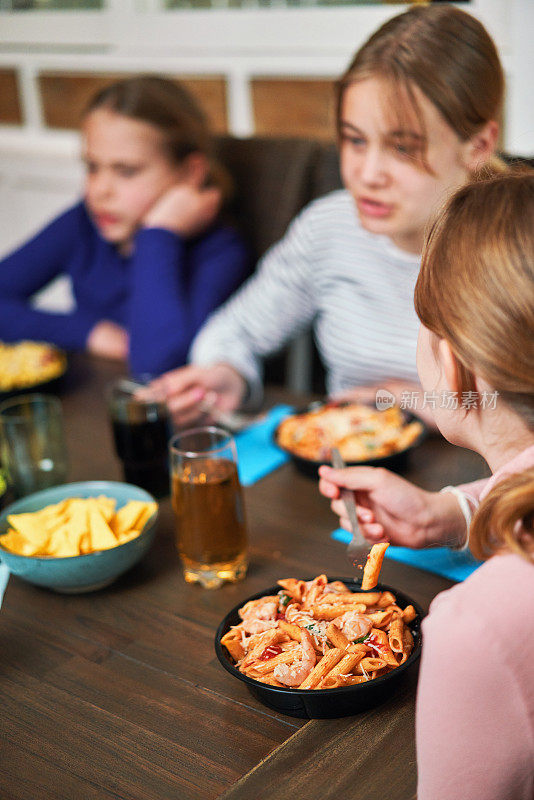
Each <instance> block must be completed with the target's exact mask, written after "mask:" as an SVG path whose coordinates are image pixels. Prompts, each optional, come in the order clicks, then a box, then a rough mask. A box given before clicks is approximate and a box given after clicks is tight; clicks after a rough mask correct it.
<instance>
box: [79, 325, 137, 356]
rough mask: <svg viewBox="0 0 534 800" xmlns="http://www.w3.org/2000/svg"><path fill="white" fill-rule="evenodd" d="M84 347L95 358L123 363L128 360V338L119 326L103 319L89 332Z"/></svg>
mask: <svg viewBox="0 0 534 800" xmlns="http://www.w3.org/2000/svg"><path fill="white" fill-rule="evenodd" d="M86 346H87V350H88V351H89V352H90V353H93V355H95V356H103V357H104V358H112V359H116V360H118V361H123V360H124V361H125V360H126V359H127V358H128V348H129V338H128V334H127V332H126V331H125V330H124V328H121V326H120V325H117V324H116V323H115V322H110V321H109V320H107V319H103V320H101V321H100V322H97V324H96V325H95V326H94V328H93V329H92V330H91V332H90V334H89V336H88V337H87V343H86Z"/></svg>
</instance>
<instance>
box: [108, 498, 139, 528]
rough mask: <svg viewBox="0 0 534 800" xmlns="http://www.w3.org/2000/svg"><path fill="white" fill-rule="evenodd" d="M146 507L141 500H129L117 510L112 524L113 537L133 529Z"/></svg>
mask: <svg viewBox="0 0 534 800" xmlns="http://www.w3.org/2000/svg"><path fill="white" fill-rule="evenodd" d="M146 505H147V504H146V503H143V502H142V501H141V500H129V501H128V502H127V503H126V505H125V506H123V507H122V508H119V510H118V511H117V513H116V514H115V519H114V523H113V530H114V532H115V535H116V536H119V535H120V534H121V533H124V532H125V531H130V530H132V529H133V528H135V527H136V525H137V520H138V519H139V517H140V516H141V514H142V513H143V511H144V510H145V507H146Z"/></svg>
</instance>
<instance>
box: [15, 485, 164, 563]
mask: <svg viewBox="0 0 534 800" xmlns="http://www.w3.org/2000/svg"><path fill="white" fill-rule="evenodd" d="M156 509H157V503H143V502H141V501H140V500H130V501H129V502H128V503H126V505H124V506H123V507H122V508H120V509H119V510H118V511H115V500H114V498H112V497H104V496H100V497H88V498H85V499H82V498H80V497H72V498H68V499H67V500H62V501H61V502H60V503H56V504H55V505H51V506H46V508H42V509H41V510H40V511H34V512H33V513H27V514H10V515H9V516H8V518H7V521H8V523H9V524H10V526H11V527H10V529H9V530H8V532H7V533H6V534H4V535H3V536H0V544H1V545H2V547H4V548H5V549H6V550H10V551H11V552H12V553H17V554H18V555H23V556H55V557H60V558H61V557H65V556H79V555H83V554H85V553H93V552H95V551H96V550H109V548H111V547H116V546H117V545H119V544H123V543H124V542H128V541H129V540H130V539H135V537H136V536H139V534H140V533H141V531H142V530H143V528H144V526H145V524H146V523H147V522H148V520H149V519H150V517H151V516H152V515H153V514H154V513H155V511H156Z"/></svg>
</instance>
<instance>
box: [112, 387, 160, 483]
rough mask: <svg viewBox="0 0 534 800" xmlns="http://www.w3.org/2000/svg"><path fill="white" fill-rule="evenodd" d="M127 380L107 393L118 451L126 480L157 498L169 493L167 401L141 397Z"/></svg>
mask: <svg viewBox="0 0 534 800" xmlns="http://www.w3.org/2000/svg"><path fill="white" fill-rule="evenodd" d="M125 385H127V382H125V381H121V380H119V381H117V382H116V383H114V384H112V385H111V386H110V387H109V389H108V393H107V400H108V408H109V414H110V419H111V427H112V430H113V439H114V442H115V450H116V453H117V455H118V457H119V458H120V460H121V461H122V468H123V473H124V479H125V481H127V483H133V484H135V485H136V486H141V487H142V488H143V489H146V490H147V492H150V493H151V494H153V495H154V497H158V498H161V497H166V496H167V495H168V494H169V492H170V484H169V455H168V452H169V451H168V442H169V439H170V438H171V436H172V425H171V419H170V416H169V413H168V410H167V407H166V405H165V403H160V402H157V401H155V400H144V399H143V400H142V399H139V398H138V397H136V395H135V393H132V391H130V390H128V389H125V388H124V386H125Z"/></svg>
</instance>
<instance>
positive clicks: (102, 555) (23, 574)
mask: <svg viewBox="0 0 534 800" xmlns="http://www.w3.org/2000/svg"><path fill="white" fill-rule="evenodd" d="M98 495H106V496H107V497H114V498H115V500H116V501H117V506H116V508H117V510H118V509H119V508H121V507H122V506H124V505H126V503H127V502H128V501H129V500H141V501H143V502H145V503H155V502H156V501H155V499H154V498H153V497H152V495H151V494H149V493H148V492H145V490H144V489H140V488H139V487H138V486H133V485H131V484H129V483H119V482H117V481H80V482H79V483H65V484H63V485H62V486H53V487H52V488H51V489H44V490H43V491H41V492H35V493H34V494H30V495H28V497H23V498H22V499H21V500H17V501H16V502H15V503H11V505H10V506H7V508H5V509H4V510H3V511H2V514H1V515H0V536H1V535H2V534H4V533H7V529H8V527H9V525H8V522H7V517H8V515H9V514H22V513H24V512H30V511H39V510H40V509H42V508H44V507H45V506H49V505H52V504H53V503H59V502H60V501H61V500H65V499H66V498H69V497H84V498H85V497H97V496H98ZM157 516H158V512H157V509H156V511H155V513H154V514H153V515H152V517H151V518H150V519H149V520H148V522H147V523H146V525H145V527H144V528H143V531H142V532H141V533H140V534H139V536H137V537H136V538H135V539H131V540H130V541H129V542H124V543H123V544H118V545H117V546H116V547H111V548H110V549H109V550H97V551H95V552H94V553H86V554H85V555H81V556H65V557H64V558H57V557H55V556H21V555H17V554H15V553H11V552H9V551H8V550H5V549H4V548H3V547H1V546H0V560H1V561H3V563H4V564H5V565H6V566H7V567H8V569H9V571H10V572H12V573H13V575H18V577H19V578H23V579H24V580H25V581H29V582H30V583H34V584H35V585H36V586H43V587H46V588H47V589H53V590H54V591H56V592H65V593H68V594H78V593H81V592H94V591H95V590H96V589H102V588H103V587H104V586H108V585H109V584H110V583H112V582H113V581H114V580H115V579H116V578H118V577H119V575H122V574H123V573H124V572H126V571H127V570H129V569H130V567H133V565H134V564H136V563H137V562H138V561H140V560H141V559H142V558H143V556H144V555H145V553H146V552H147V551H148V549H149V548H150V546H151V544H152V542H153V541H154V533H155V524H156V519H157Z"/></svg>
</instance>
